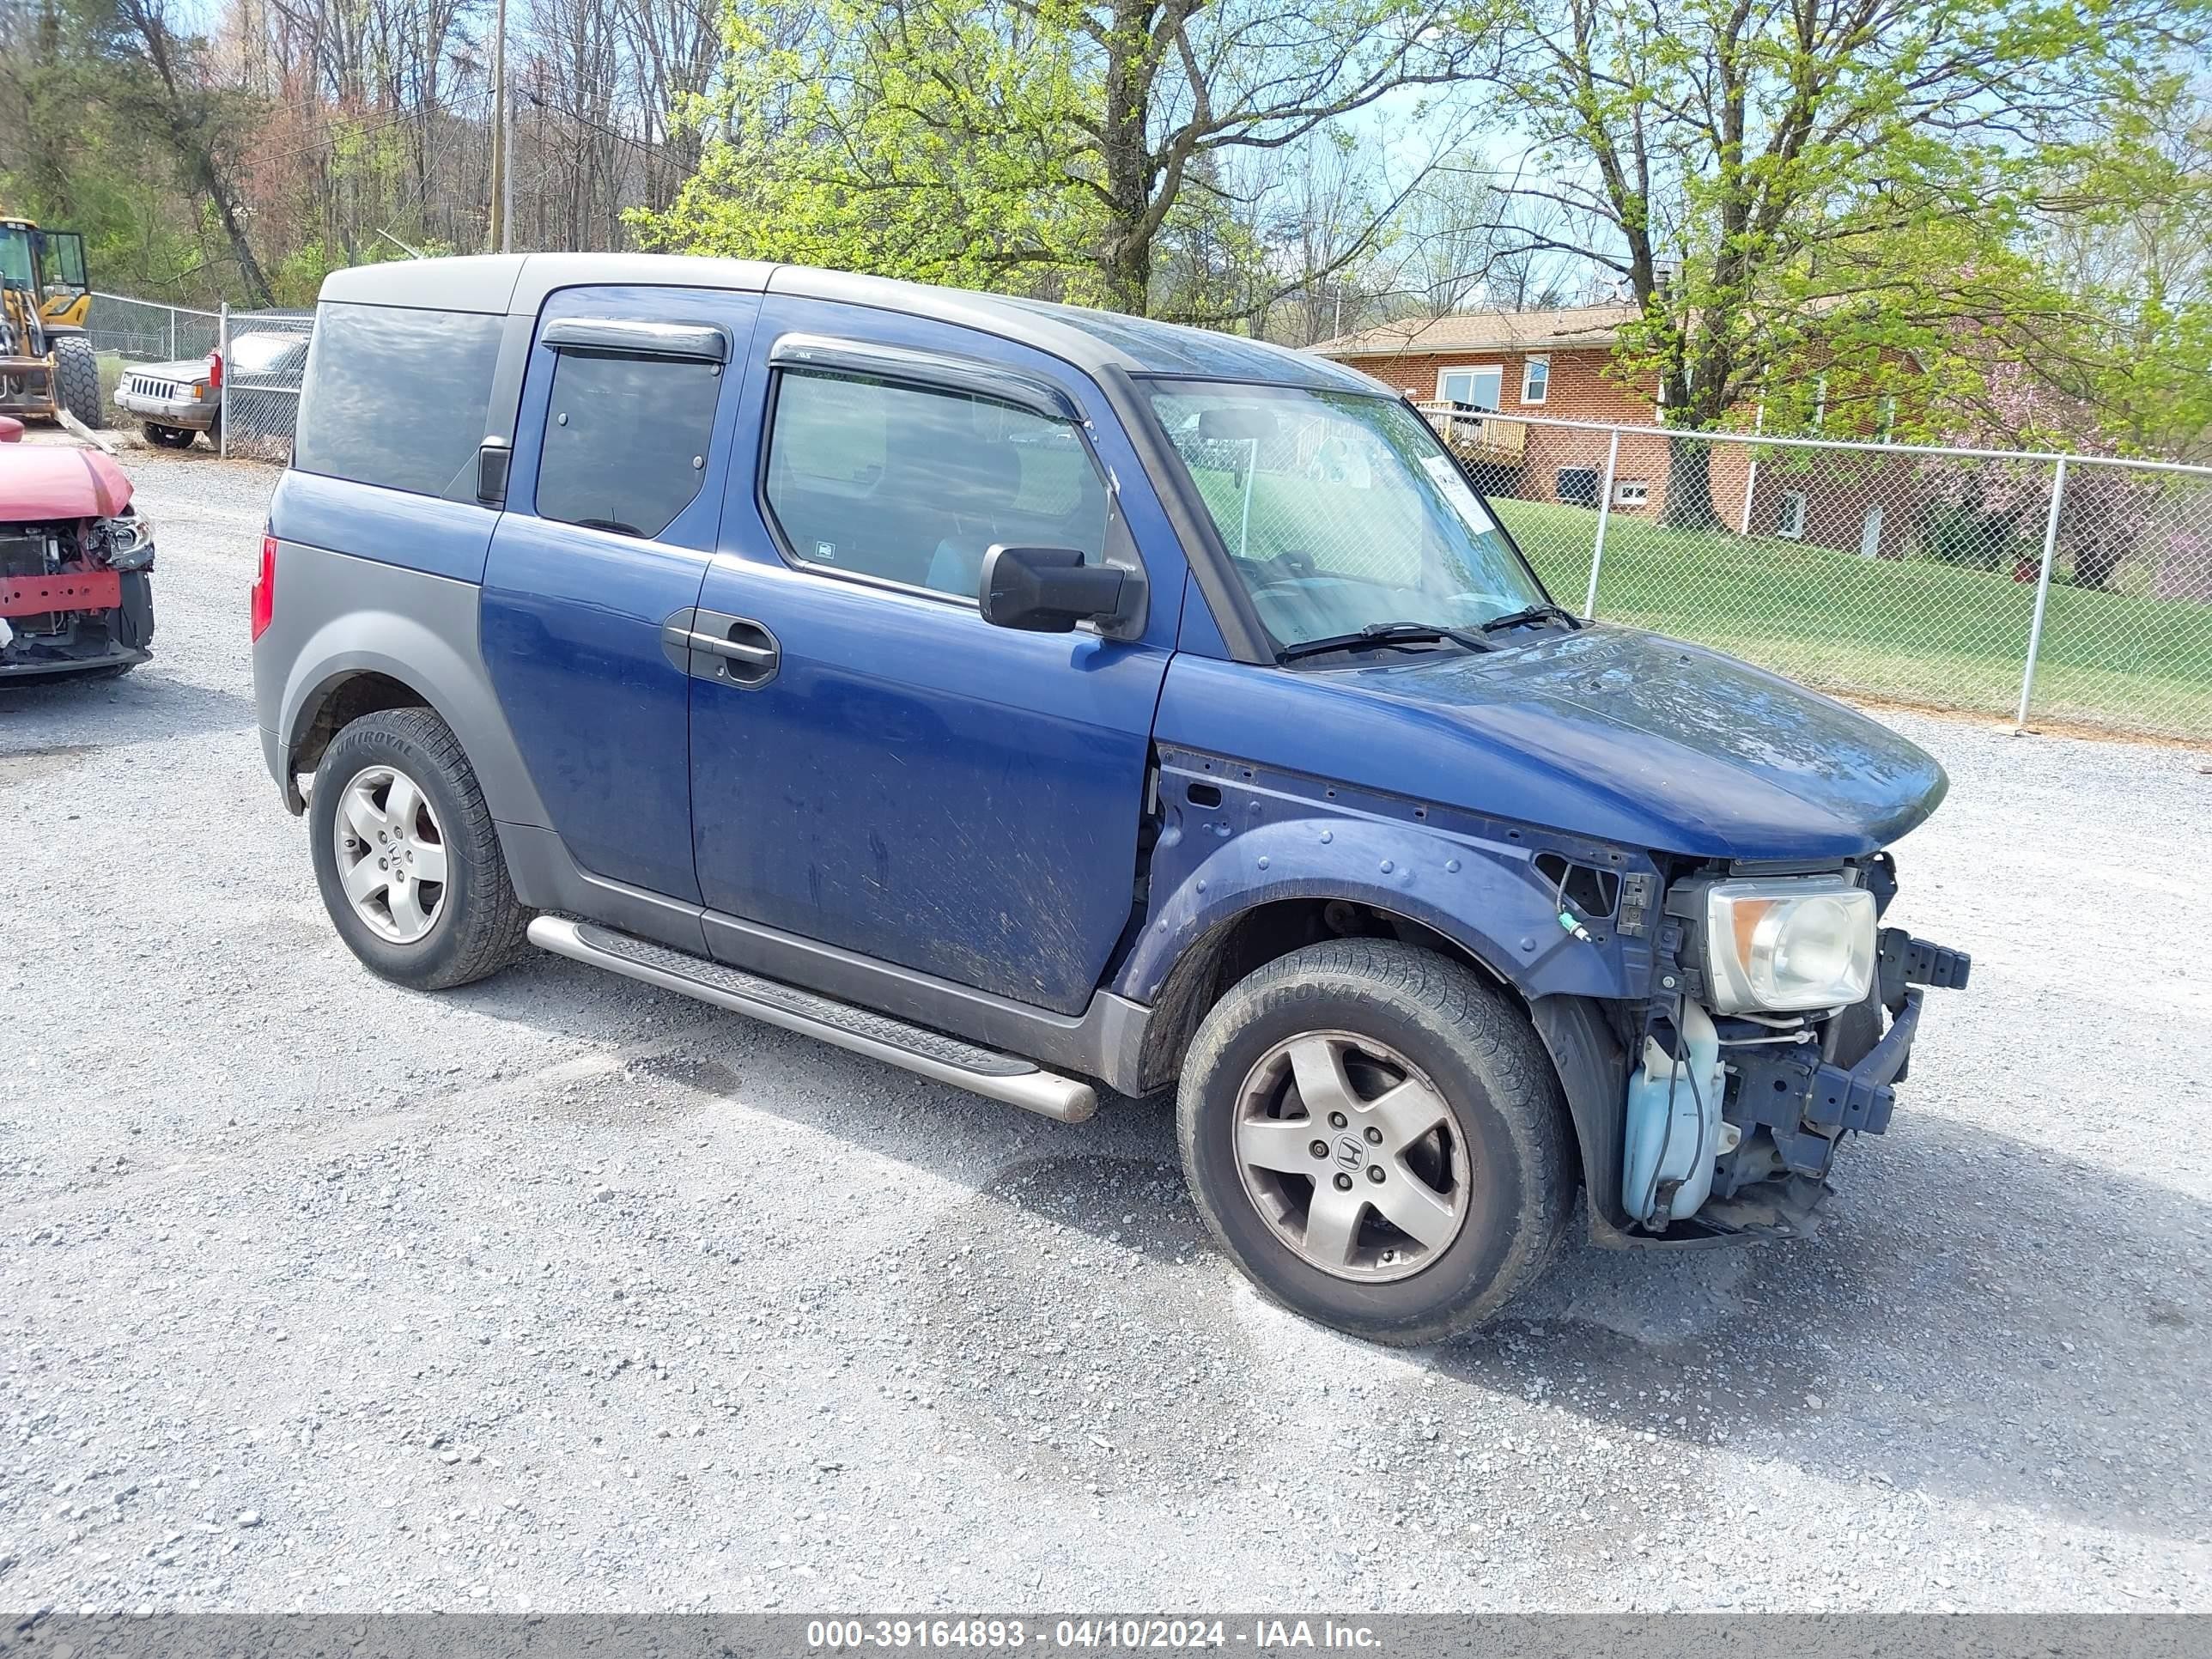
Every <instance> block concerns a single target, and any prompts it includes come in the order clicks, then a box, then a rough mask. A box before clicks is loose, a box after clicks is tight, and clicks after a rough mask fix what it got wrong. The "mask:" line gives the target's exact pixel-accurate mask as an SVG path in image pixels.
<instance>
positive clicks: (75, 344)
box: [54, 334, 107, 429]
mask: <svg viewBox="0 0 2212 1659" xmlns="http://www.w3.org/2000/svg"><path fill="white" fill-rule="evenodd" d="M54 393H55V396H56V397H57V398H59V400H60V402H61V405H62V407H63V408H64V409H66V410H69V412H70V414H72V415H74V416H76V417H77V419H78V420H80V421H82V422H84V423H85V424H86V425H87V426H88V427H92V428H95V429H96V428H100V427H104V426H106V424H107V404H106V399H105V398H102V397H101V396H100V355H99V354H98V353H97V352H95V351H94V350H93V349H92V342H91V341H89V340H88V339H86V338H85V337H83V336H82V335H81V334H64V335H63V336H62V337H61V338H59V339H58V340H56V341H55V342H54Z"/></svg>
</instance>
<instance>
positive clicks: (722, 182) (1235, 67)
mask: <svg viewBox="0 0 2212 1659" xmlns="http://www.w3.org/2000/svg"><path fill="white" fill-rule="evenodd" d="M1463 15H1464V8H1463V7H1454V8H1448V7H1447V6H1446V5H1445V4H1443V3H1441V0H1324V3H1322V4H1319V5H1310V4H1305V3H1301V0H1218V3H1212V4H1209V3H1207V0H982V3H981V5H975V4H969V3H964V0H887V3H878V0H731V5H730V9H729V10H728V12H727V14H726V22H725V42H726V48H727V56H726V62H725V64H724V65H723V69H722V74H721V76H720V80H719V82H718V87H717V90H716V92H715V93H714V95H712V96H711V97H710V98H708V99H704V100H698V102H697V103H696V106H694V107H693V108H692V110H691V111H690V113H689V114H688V116H687V117H686V118H690V119H701V120H704V121H707V122H708V123H709V124H710V125H711V126H712V128H713V130H714V132H715V135H716V137H715V139H714V142H713V143H710V145H709V146H708V149H707V152H706V154H705V155H704V156H703V157H702V161H701V163H700V166H699V168H698V170H697V172H696V173H695V174H694V175H693V177H692V179H691V181H690V185H688V186H687V187H686V188H685V190H684V192H683V193H682V195H681V196H680V197H678V201H677V203H676V204H675V205H674V207H673V208H672V209H671V210H669V211H668V212H666V213H664V214H645V215H641V216H638V219H637V222H638V223H639V225H640V227H641V231H642V234H644V235H645V237H646V238H647V240H650V241H652V242H654V243H656V244H658V245H661V246H676V247H683V248H688V249H691V250H694V251H697V252H720V253H738V254H749V255H757V256H763V257H774V258H796V259H803V260H809V261H812V262H815V263H821V264H836V265H842V266H845V267H848V268H850V269H859V270H876V271H881V272H885V273H888V274H893V275H899V276H916V277H921V278H923V279H925V280H929V281H936V282H948V283H960V284H964V285H969V286H985V287H994V288H1005V287H1017V288H1022V289H1026V290H1028V291H1031V292H1038V293H1044V294H1048V295H1053V296H1054V297H1064V298H1073V299H1080V300H1085V301H1095V302H1098V303H1103V304H1105V305H1108V306H1110V307H1115V308H1116V309H1119V310H1123V311H1130V312H1139V313H1144V312H1152V311H1155V310H1158V309H1160V308H1161V306H1160V301H1161V298H1162V296H1161V295H1159V294H1158V293H1156V291H1155V276H1156V275H1158V269H1157V267H1158V262H1159V256H1160V253H1161V250H1162V248H1163V246H1164V244H1165V243H1166V242H1169V241H1171V240H1173V233H1174V230H1175V228H1176V224H1177V222H1179V221H1180V222H1181V223H1182V225H1183V226H1185V227H1187V228H1195V227H1197V226H1199V225H1200V224H1202V223H1207V222H1210V223H1211V224H1212V233H1207V234H1215V233H1219V232H1221V231H1223V230H1224V229H1225V227H1226V225H1227V223H1228V222H1229V221H1230V220H1231V219H1233V218H1234V217H1235V216H1234V215H1225V213H1224V212H1223V209H1224V206H1225V201H1226V200H1227V199H1228V195H1227V192H1228V191H1229V188H1230V187H1229V185H1228V183H1227V182H1226V181H1228V180H1229V179H1231V177H1232V176H1233V175H1235V174H1236V173H1237V161H1238V160H1239V158H1242V157H1255V156H1265V155H1272V154H1280V153H1284V152H1295V149H1296V147H1297V146H1298V145H1300V144H1301V143H1304V141H1306V140H1307V139H1308V138H1310V137H1311V136H1313V135H1314V134H1316V133H1317V132H1319V131H1322V130H1323V129H1324V128H1326V127H1327V126H1328V125H1329V124H1331V123H1332V122H1335V121H1338V120H1340V118H1344V117H1346V116H1347V115H1349V114H1351V113H1352V112H1355V111H1358V110H1362V109H1364V108H1367V107H1368V106H1370V105H1372V104H1373V103H1375V101H1376V100H1378V99H1380V98H1382V97H1383V95H1384V94H1387V93H1389V92H1390V91H1392V90H1394V89H1395V88H1401V87H1406V86H1413V85H1426V84H1437V83H1442V82H1448V81H1451V80H1453V79H1455V78H1457V77H1460V76H1464V75H1465V74H1466V73H1468V70H1469V68H1470V65H1471V64H1473V63H1474V59H1475V58H1476V57H1477V56H1478V54H1479V53H1480V52H1483V51H1486V50H1488V49H1489V43H1488V42H1487V40H1486V37H1483V36H1481V35H1480V34H1470V33H1464V32H1455V31H1453V30H1451V29H1449V28H1447V27H1445V25H1446V24H1447V22H1448V21H1449V20H1451V19H1452V18H1454V17H1456V16H1463ZM1194 234H1196V233H1195V230H1194ZM1247 240H1248V241H1252V246H1248V247H1246V248H1244V249H1243V250H1241V251H1239V257H1242V258H1248V259H1252V258H1261V255H1260V253H1259V252H1258V245H1257V242H1256V241H1254V240H1253V239H1249V238H1248V239H1247ZM1215 244H1216V245H1215V246H1214V247H1213V250H1212V252H1213V253H1214V254H1215V255H1223V254H1225V253H1227V252H1230V249H1229V246H1228V243H1227V241H1226V240H1222V238H1221V237H1220V236H1219V235H1218V234H1215ZM1307 276H1308V273H1305V272H1297V273H1292V274H1291V276H1290V278H1289V282H1288V286H1289V287H1295V286H1296V285H1297V283H1299V282H1302V281H1304V280H1306V277H1307ZM1200 286H1201V288H1202V289H1203V288H1206V287H1207V286H1208V285H1206V284H1201V285H1200ZM1168 308H1170V309H1174V308H1176V307H1168ZM1185 309H1186V312H1187V314H1190V315H1193V316H1203V314H1204V313H1203V312H1202V310H1200V309H1199V308H1196V307H1190V308H1185ZM1236 310H1237V313H1238V314H1240V315H1241V314H1243V313H1246V312H1249V304H1248V303H1244V302H1243V301H1239V302H1237V306H1236Z"/></svg>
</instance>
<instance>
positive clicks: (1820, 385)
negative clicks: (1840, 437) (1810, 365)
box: [1813, 374, 1828, 432]
mask: <svg viewBox="0 0 2212 1659" xmlns="http://www.w3.org/2000/svg"><path fill="white" fill-rule="evenodd" d="M1827 423H1828V377H1827V376H1826V375H1825V374H1823V375H1822V376H1820V379H1819V380H1815V381H1814V382H1813V430H1814V431H1815V432H1818V431H1819V430H1820V428H1822V427H1824V426H1826V424H1827Z"/></svg>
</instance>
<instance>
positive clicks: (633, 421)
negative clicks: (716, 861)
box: [482, 287, 760, 903]
mask: <svg viewBox="0 0 2212 1659" xmlns="http://www.w3.org/2000/svg"><path fill="white" fill-rule="evenodd" d="M759 304H760V301H759V297H758V296H757V295H744V294H728V293H722V292H718V291H714V290H708V289H655V288H634V287H623V288H583V289H565V290H562V291H561V292H559V293H556V294H555V295H553V296H552V297H551V298H550V300H549V301H547V302H546V305H545V308H544V313H543V314H542V315H541V317H540V319H539V322H538V333H537V337H536V339H535V340H534V342H533V343H532V347H531V354H530V361H529V364H528V367H527V369H526V373H525V378H524V381H523V392H522V404H521V410H520V415H519V416H518V417H517V419H516V422H515V439H514V454H513V463H512V466H511V471H510V477H509V481H508V486H507V510H506V512H505V513H504V514H503V515H502V516H501V520H500V522H499V528H498V530H497V532H495V534H494V536H493V538H492V545H491V555H490V558H489V561H488V562H487V564H486V567H485V570H484V581H483V611H482V630H483V633H482V637H483V656H484V661H485V664H486V665H487V667H488V668H489V671H490V674H491V678H492V683H493V684H494V686H495V688H496V690H497V691H498V693H499V698H500V702H501V707H502V708H503V709H504V710H505V712H506V714H507V723H508V725H509V726H511V727H512V728H513V732H514V736H515V741H516V743H517V744H519V745H520V748H521V750H522V754H523V757H524V760H525V762H526V764H527V765H528V767H529V769H530V773H531V777H532V781H534V782H535V783H536V784H537V786H538V793H539V795H540V796H541V797H542V798H543V799H544V802H545V807H546V811H547V812H548V814H549V815H550V817H551V818H552V820H553V827H554V828H555V829H556V830H557V831H559V833H560V835H561V838H562V841H563V842H565V843H566V845H567V847H568V852H569V854H570V856H572V857H573V858H574V859H575V860H576V861H577V862H578V863H579V864H580V865H582V866H584V868H585V869H586V870H589V871H591V872H593V873H594V874H597V875H601V876H605V877H608V878H611V879H613V880H617V881H622V882H627V883H629V884H632V885H634V886H638V887H642V888H645V889H647V890H650V891H652V892H655V893H659V894H664V895H665V896H669V897H672V898H677V899H682V900H685V901H688V902H694V903H696V902H698V898H699V884H698V881H697V878H696V876H695V875H694V873H693V871H692V862H691V798H690V759H689V753H688V744H687V738H686V730H685V723H686V720H687V717H688V702H689V697H690V681H689V680H688V678H686V674H685V665H686V662H687V661H688V658H687V657H686V655H685V653H683V652H682V651H681V650H673V651H672V650H671V646H670V644H669V639H668V632H669V627H670V623H671V619H672V618H678V617H684V616H685V615H687V614H688V613H689V611H690V608H691V607H692V606H693V605H696V603H697V600H698V597H699V584H700V580H701V579H702V576H703V575H704V574H705V573H706V569H707V566H708V562H710V561H711V560H712V558H713V556H714V544H715V537H716V533H717V530H718V527H719V525H720V518H721V500H722V489H721V484H722V479H723V477H724V475H725V473H726V471H727V467H728V463H729V456H730V453H731V448H732V425H733V422H734V421H735V419H736V416H737V410H738V401H739V399H738V396H737V395H736V389H737V386H738V384H739V382H740V381H741V380H742V378H743V363H744V356H745V353H746V351H747V349H749V345H750V339H751V335H752V327H753V320H754V318H755V316H756V314H757V312H758V309H759Z"/></svg>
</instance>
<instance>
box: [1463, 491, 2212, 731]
mask: <svg viewBox="0 0 2212 1659" xmlns="http://www.w3.org/2000/svg"><path fill="white" fill-rule="evenodd" d="M1491 505H1492V507H1493V509H1494V510H1495V511H1496V512H1497V513H1498V517H1499V518H1501V519H1502V520H1504V522H1505V524H1506V525H1507V526H1508V527H1509V528H1510V530H1511V531H1512V532H1513V534H1514V537H1515V538H1516V539H1517V540H1518V541H1519V542H1520V544H1521V545H1522V549H1523V550H1524V551H1526V552H1527V553H1528V556H1529V558H1530V559H1531V561H1533V562H1534V564H1535V566H1536V568H1537V569H1538V570H1539V571H1540V572H1541V574H1542V575H1543V578H1544V580H1545V582H1546V584H1547V586H1550V587H1551V589H1552V591H1553V594H1554V595H1555V596H1556V597H1558V598H1559V599H1560V600H1561V601H1563V602H1564V603H1566V604H1569V605H1572V606H1573V607H1574V608H1576V609H1577V610H1579V609H1580V608H1581V606H1582V601H1583V593H1584V591H1585V589H1586V588H1587V586H1588V585H1589V556H1590V546H1591V543H1592V541H1593V539H1594V538H1595V530H1596V524H1597V514H1596V513H1594V512H1591V511H1589V510H1587V509H1585V508H1582V507H1557V506H1553V505H1551V504H1549V503H1546V502H1535V501H1492V503H1491ZM2034 610H2035V584H2034V583H2033V582H2032V581H2031V582H2017V581H2015V580H2012V577H2011V573H2010V572H2008V571H2007V572H1990V571H1980V570H1973V569H1967V568H1961V567H1960V566H1957V565H1952V564H1944V563H1939V562H1935V561H1932V560H1923V559H1862V558H1858V557H1857V556H1854V555H1851V554H1847V553H1837V552H1832V551H1830V550H1826V549H1825V548H1818V547H1808V546H1806V545H1805V544H1802V543H1799V542H1794V541H1782V540H1778V539H1775V538H1764V537H1742V536H1733V535H1728V534H1725V533H1706V532H1694V531H1677V530H1666V529H1662V528H1661V527H1660V526H1657V525H1655V524H1652V523H1650V522H1649V521H1646V520H1639V519H1637V518H1633V517H1630V516H1627V515H1625V514H1620V513H1615V514H1614V515H1613V517H1612V518H1611V520H1609V521H1608V523H1607V530H1606V545H1605V562H1604V564H1603V566H1602V568H1601V574H1600V580H1599V586H1598V603H1597V613H1598V615H1600V616H1601V617H1610V618H1612V619H1613V620H1615V621H1619V622H1626V623H1633V624H1635V625H1636V626H1638V627H1643V628H1650V629H1656V630H1658V631H1660V632H1662V633H1667V634H1673V635H1677V636H1679V637H1680V638H1684V639H1690V640H1696V641H1700V642H1701V643H1704V644H1706V645H1711V646H1714V647H1717V648H1719V649H1721V650H1723V651H1726V652H1729V653H1731V654H1732V655H1735V656H1739V657H1742V658H1744V659H1747V660H1748V661H1752V662H1756V663H1759V664H1761V665H1764V666H1765V667H1769V668H1772V669H1774V670H1776V671H1779V672H1781V673H1784V674H1788V675H1790V676H1791V677H1793V678H1797V679H1801V680H1803V681H1805V682H1806V683H1807V684H1812V685H1818V686H1821V687H1824V688H1826V689H1828V690H1838V691H1847V692H1858V693H1861V694H1863V695H1866V696H1874V697H1881V698H1888V699H1893V700H1895V701H1897V702H1921V703H1929V704H1935V705H1937V706H1941V707H1951V708H1973V709H1980V710H1984V711H1988V712H1991V713H2000V714H2009V713H2010V712H2012V710H2013V709H2014V708H2015V707H2016V706H2017V705H2018V702H2019V700H2020V685H2021V668H2022V665H2023V664H2024V662H2025V660H2026V658H2027V635H2028V628H2029V623H2030V622H2031V619H2032V618H2033V614H2034ZM2033 714H2034V715H2037V716H2041V717H2043V718H2045V719H2053V720H2073V721H2080V722H2081V723H2084V724H2087V725H2097V726H2113V727H2118V728H2122V729H2125V730H2130V731H2137V732H2151V733H2156V734H2160V735H2165V736H2172V737H2185V738H2212V605H2203V604H2191V603H2186V602H2182V601H2173V600H2160V599H2149V598H2143V597H2133V596H2130V595H2126V594H2121V593H2105V592H2093V591H2091V590H2087V589H2083V588H2077V587H2073V586H2066V585H2063V584H2062V583H2058V582H2054V583H2053V584H2052V586H2051V599H2050V604H2049V606H2048V609H2047V611H2046V613H2045V618H2044V626H2043V645H2042V650H2041V652H2040V653H2039V660H2038V665H2037V668H2036V678H2035V701H2034V707H2033Z"/></svg>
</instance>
